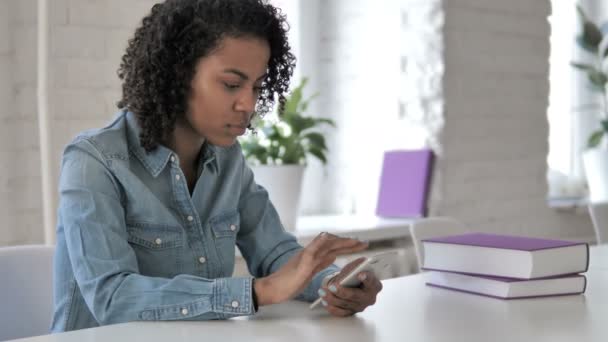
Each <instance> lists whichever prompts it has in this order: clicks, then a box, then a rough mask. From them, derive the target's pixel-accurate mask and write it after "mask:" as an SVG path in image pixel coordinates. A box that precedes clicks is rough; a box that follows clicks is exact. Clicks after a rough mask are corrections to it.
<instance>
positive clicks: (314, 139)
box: [304, 132, 327, 151]
mask: <svg viewBox="0 0 608 342" xmlns="http://www.w3.org/2000/svg"><path fill="white" fill-rule="evenodd" d="M304 138H307V139H308V141H309V142H310V148H315V149H318V150H322V151H323V150H327V145H325V137H323V135H322V134H321V133H318V132H311V133H308V134H305V135H304Z"/></svg>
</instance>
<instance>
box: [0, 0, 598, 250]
mask: <svg viewBox="0 0 608 342" xmlns="http://www.w3.org/2000/svg"><path fill="white" fill-rule="evenodd" d="M304 1H305V2H306V1H308V0H304ZM391 1H392V0H391ZM408 1H410V2H412V3H419V4H420V3H424V1H418V0H415V1H414V0H407V1H406V0H404V1H403V2H408ZM152 3H154V1H151V0H129V1H124V0H96V1H91V0H52V6H50V8H51V11H52V12H51V20H50V22H51V25H52V32H51V47H52V49H51V57H50V58H51V61H50V62H51V67H52V73H51V83H52V92H51V94H50V98H51V101H52V108H51V113H50V114H51V122H50V124H51V129H52V135H51V139H52V151H53V153H54V160H55V162H56V164H55V165H54V167H53V169H54V170H55V174H54V175H53V176H52V178H53V179H54V180H56V178H57V176H58V163H59V160H60V152H61V149H62V148H63V146H64V145H65V143H67V142H68V141H69V140H70V139H71V137H73V136H74V135H75V134H76V132H78V131H81V130H83V129H86V128H90V127H99V126H100V125H102V124H103V123H104V122H106V121H107V120H108V119H109V117H110V116H112V114H113V113H114V112H115V108H114V102H115V101H116V100H117V99H118V97H119V85H118V78H117V76H116V69H117V68H118V64H119V58H120V56H121V54H122V52H123V49H124V47H125V44H126V40H127V38H128V37H129V35H131V34H132V31H133V29H134V27H135V26H137V21H138V20H139V19H140V18H141V17H142V16H143V14H144V13H145V12H146V11H147V10H148V9H149V7H150V6H151V4H152ZM370 3H371V2H370ZM338 5H341V6H344V8H342V9H338V8H336V7H335V6H338ZM311 6H312V7H313V8H314V6H325V7H322V8H325V9H326V12H325V13H324V15H323V16H322V18H325V19H324V20H325V21H326V22H328V23H334V24H333V25H332V26H330V30H327V31H323V32H321V33H322V38H320V41H318V42H314V44H312V43H311V42H310V41H308V43H306V42H303V44H302V45H301V46H300V49H301V51H307V49H309V48H311V49H314V48H315V47H316V48H318V49H321V51H320V52H321V53H322V54H321V55H322V56H326V57H327V53H329V52H331V51H333V52H332V53H333V55H332V56H334V57H333V58H324V59H322V62H323V63H325V64H326V65H325V66H324V68H323V69H321V73H325V72H329V71H330V70H334V69H333V68H334V67H335V68H337V69H336V70H334V71H333V73H334V74H329V73H326V74H322V75H320V77H318V79H317V81H315V82H317V83H316V86H318V88H316V89H317V90H321V91H322V92H327V93H329V94H333V95H332V96H333V98H331V99H329V100H327V101H326V102H325V103H323V105H324V106H326V107H325V110H338V109H340V110H344V112H343V115H352V116H353V120H355V119H357V120H359V119H361V118H363V120H370V122H371V124H370V126H367V125H361V124H356V125H355V124H353V125H354V127H355V129H354V130H351V132H353V133H351V134H352V135H351V137H352V138H351V139H353V140H352V141H353V143H355V145H356V144H358V143H360V141H356V140H354V139H357V137H358V136H361V137H364V136H365V134H366V132H367V131H366V130H375V131H374V132H377V131H378V130H379V129H381V127H374V126H373V124H375V123H378V122H381V121H374V120H377V119H376V118H377V117H376V116H375V112H374V111H372V110H370V109H369V107H363V108H359V107H358V106H355V105H350V106H345V107H342V103H341V102H340V101H342V100H344V101H350V102H351V103H355V102H353V101H357V100H358V99H359V97H361V96H363V95H361V94H364V93H365V91H362V90H361V89H363V88H364V87H374V88H377V89H382V88H381V87H383V85H382V84H380V85H377V84H373V83H372V84H370V82H369V81H370V80H374V78H373V75H371V74H373V72H374V70H375V69H374V68H376V67H387V66H388V65H389V64H388V63H392V62H390V58H391V57H388V56H384V57H386V58H387V59H386V60H384V59H383V60H382V61H383V63H385V64H383V65H374V64H370V65H369V69H361V72H362V73H364V72H366V73H368V74H367V75H371V76H369V77H368V76H365V77H363V79H361V80H359V81H357V80H355V81H354V82H353V84H351V85H350V87H351V88H349V89H351V90H352V91H353V93H345V89H346V88H338V89H333V90H332V89H328V88H327V87H328V86H329V85H331V84H332V83H333V82H334V80H335V77H338V76H339V77H344V79H348V78H349V77H353V76H357V75H341V74H339V73H340V72H341V71H340V70H345V69H341V68H344V67H345V65H346V63H348V61H344V60H341V59H339V57H340V52H348V53H350V54H353V53H354V54H356V53H357V51H349V50H346V48H348V46H344V45H343V44H342V45H340V44H341V43H340V42H339V41H338V40H336V39H337V38H338V37H340V35H341V34H343V33H344V28H345V27H348V25H349V23H351V24H352V25H353V26H356V25H359V27H360V28H361V27H362V28H363V29H366V30H367V31H368V33H369V35H367V36H364V37H363V38H365V39H368V40H367V41H369V42H370V45H369V49H370V50H369V51H370V52H371V55H373V49H374V46H376V45H373V44H378V45H382V44H389V42H388V41H386V40H381V39H380V38H378V39H374V38H373V37H374V35H373V34H374V33H375V32H379V35H378V36H377V37H382V36H381V34H382V32H386V31H383V30H381V29H380V28H379V27H375V26H374V25H373V24H372V23H371V22H369V21H367V19H364V18H362V16H364V15H366V14H367V12H368V11H367V9H366V8H367V7H369V6H368V5H366V2H363V1H356V2H350V1H337V2H334V1H318V3H317V4H316V5H311ZM349 6H352V7H349ZM366 6H367V7H366ZM374 7H378V8H376V11H377V12H375V13H376V14H377V15H378V17H380V18H382V15H380V14H382V13H383V12H382V9H381V8H380V7H381V6H377V5H374ZM327 9H329V10H327ZM338 10H340V11H343V10H345V11H346V12H348V13H350V15H351V17H346V16H336V15H335V14H336V13H342V12H339V11H338ZM549 11H550V9H549V3H548V0H534V1H530V0H511V1H502V0H491V1H490V0H446V1H443V14H441V13H436V15H443V16H444V17H445V29H444V34H445V39H444V49H445V52H444V57H445V77H444V80H443V88H444V89H443V92H444V95H445V103H444V108H445V122H441V120H439V121H440V122H439V123H438V125H445V126H443V133H442V134H441V136H440V138H441V139H440V140H439V141H440V142H439V143H440V145H441V149H442V155H441V157H440V159H439V162H438V177H437V180H438V182H437V183H436V185H437V188H436V190H437V191H436V194H435V195H436V196H435V200H434V201H433V205H432V208H431V213H433V214H437V215H452V216H455V217H458V218H460V219H462V220H463V221H465V222H466V223H468V224H470V225H472V226H475V227H478V228H479V229H483V230H490V231H504V232H510V233H516V234H517V233H522V234H530V235H539V236H540V235H544V236H547V235H551V236H560V237H574V238H582V239H592V236H593V232H592V228H591V223H590V221H589V219H588V217H587V216H586V215H578V214H575V213H572V212H557V211H555V210H553V209H549V208H548V207H547V205H546V203H545V196H546V193H547V192H546V181H545V174H546V156H547V137H548V131H547V127H548V125H547V118H546V108H547V94H548V83H547V78H548V64H547V61H548V54H549V46H548V34H549V27H548V23H547V20H546V18H547V16H548V14H549ZM308 18H309V20H315V18H313V17H308ZM429 20H433V18H429ZM398 21H399V20H397V22H398ZM35 25H36V0H0V108H1V109H0V120H2V122H1V125H0V158H2V160H3V162H2V163H1V164H0V217H1V218H2V224H0V245H7V244H19V243H37V242H42V238H43V234H42V227H41V225H42V215H41V211H42V210H41V209H42V208H41V203H40V198H41V195H40V190H39V189H40V175H39V156H38V151H39V145H38V138H37V136H38V132H37V129H38V128H37V122H36V101H35V93H36V92H35V84H36V83H35V82H36V72H35V65H36V64H35V61H36V29H35ZM301 25H305V24H304V20H302V23H301ZM361 25H368V26H367V27H366V26H361ZM318 30H322V28H318ZM364 31H365V30H364ZM353 32H355V33H360V31H357V30H354V31H353ZM332 41H333V42H335V44H332ZM372 43H373V44H372ZM311 44H312V45H311ZM396 50H398V49H396ZM359 57H360V56H356V55H354V56H353V58H359ZM384 57H383V58H384ZM399 62H400V61H399V60H398V59H397V60H396V61H395V63H396V64H397V65H399ZM397 68H398V67H397ZM313 85H314V83H313V84H311V88H314V87H313ZM372 90H374V91H376V89H372ZM389 90H390V89H389ZM349 91H350V90H349ZM387 91H388V90H387ZM349 94H350V95H349ZM352 94H357V97H353V96H352ZM341 99H342V100H341ZM379 102H381V100H379ZM380 105H381V106H386V108H394V107H395V106H397V105H398V104H397V103H396V102H395V103H388V102H387V103H381V104H380ZM379 108H380V110H381V108H384V107H379ZM391 110H392V109H391ZM363 122H365V121H363ZM433 122H434V121H431V123H433ZM357 130H359V131H360V134H357V132H358V131H357ZM362 139H363V138H362ZM335 151H336V153H342V152H344V153H345V154H344V155H342V157H340V156H338V157H335V159H336V160H337V161H338V162H339V161H340V158H346V156H348V158H361V159H362V160H363V159H364V158H366V157H367V156H366V155H365V153H357V150H352V146H348V145H343V146H338V147H336V148H335ZM371 161H372V160H369V162H371ZM317 167H318V165H317ZM323 172H326V171H319V172H318V173H319V174H320V175H321V176H319V177H322V176H323ZM363 176H365V175H363ZM332 177H336V174H334V175H333V176H332ZM373 178H374V177H372V176H368V177H363V178H362V180H361V181H369V180H373ZM339 181H340V180H339V179H335V182H339ZM55 186H56V184H55ZM347 186H351V187H356V186H357V185H347ZM319 190H321V189H319ZM334 191H340V190H334ZM319 193H320V194H321V195H323V192H321V191H319ZM369 196H376V194H375V193H371V194H369ZM9 231H10V233H9Z"/></svg>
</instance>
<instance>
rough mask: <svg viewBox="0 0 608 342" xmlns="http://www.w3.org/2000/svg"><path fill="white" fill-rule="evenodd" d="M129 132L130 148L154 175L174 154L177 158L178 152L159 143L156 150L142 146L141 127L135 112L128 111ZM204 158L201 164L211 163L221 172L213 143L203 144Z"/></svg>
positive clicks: (158, 172)
mask: <svg viewBox="0 0 608 342" xmlns="http://www.w3.org/2000/svg"><path fill="white" fill-rule="evenodd" d="M125 116H126V120H127V127H128V133H127V138H128V142H129V150H130V151H131V153H133V154H134V155H135V156H136V157H137V159H139V160H140V161H141V163H142V164H143V165H144V167H145V168H146V170H148V172H150V174H151V175H152V176H154V177H157V176H158V175H159V174H160V173H161V171H162V170H163V169H164V168H165V166H167V163H168V162H169V160H170V159H171V157H172V156H175V157H176V158H177V154H176V153H175V152H173V151H172V150H171V149H169V148H167V147H166V146H163V145H160V144H159V145H158V146H157V147H156V148H155V149H154V150H152V151H150V152H146V150H145V149H144V148H143V147H142V146H141V143H140V140H139V134H140V132H141V129H140V127H139V123H138V122H137V118H136V117H135V114H133V113H131V112H126V114H125ZM201 155H202V158H201V159H200V161H199V163H200V164H199V165H201V166H205V165H207V164H208V163H210V164H211V165H212V166H213V167H215V169H216V170H217V171H218V172H219V163H218V161H217V156H216V149H215V147H214V146H213V145H211V144H208V143H205V144H204V145H203V153H201Z"/></svg>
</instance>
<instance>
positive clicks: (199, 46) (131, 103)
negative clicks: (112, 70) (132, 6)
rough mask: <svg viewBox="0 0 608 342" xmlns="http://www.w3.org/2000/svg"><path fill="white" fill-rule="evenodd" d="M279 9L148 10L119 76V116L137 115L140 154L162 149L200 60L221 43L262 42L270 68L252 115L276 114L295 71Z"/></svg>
mask: <svg viewBox="0 0 608 342" xmlns="http://www.w3.org/2000/svg"><path fill="white" fill-rule="evenodd" d="M288 30H289V26H288V24H287V22H286V20H285V15H284V14H283V13H282V12H281V10H280V9H278V8H275V7H274V6H272V5H270V4H268V2H267V1H265V0H166V1H164V2H163V3H160V4H156V5H154V6H153V7H152V10H151V12H150V14H148V15H147V16H146V17H144V19H143V20H142V24H141V26H140V27H138V28H137V29H136V30H135V35H134V37H133V38H131V39H130V40H129V43H128V46H127V49H126V52H125V54H124V56H123V57H122V62H121V65H120V68H119V69H118V76H119V77H120V79H121V80H122V98H121V99H120V101H119V102H118V103H117V106H118V108H119V109H127V110H129V111H131V112H133V113H134V114H135V116H136V117H137V121H138V123H139V126H140V127H141V133H140V141H141V146H142V147H143V148H144V149H145V150H146V151H148V152H150V151H152V150H154V149H155V148H156V147H157V146H158V145H159V144H160V143H162V142H165V141H167V139H169V138H170V134H171V133H172V132H173V130H174V128H175V122H176V119H177V118H178V117H183V116H184V115H185V114H186V112H187V111H188V98H189V97H190V95H191V82H192V79H193V77H194V74H195V71H196V65H197V62H198V60H199V59H200V58H202V57H205V56H206V55H208V54H209V53H210V52H212V51H213V49H214V48H216V47H217V45H218V44H219V42H220V40H221V39H223V38H226V37H233V38H238V37H256V38H262V39H265V40H267V41H268V43H269V45H270V60H269V63H268V70H267V76H266V78H265V79H264V81H263V83H262V89H261V92H260V97H259V99H258V102H257V105H256V115H264V114H265V113H267V112H268V111H270V110H271V109H272V107H273V105H274V102H275V99H278V101H279V105H280V106H282V105H283V103H284V101H285V94H286V92H287V90H288V89H289V82H290V79H291V76H292V74H293V68H294V66H295V57H294V55H293V54H292V53H291V48H290V46H289V43H288V41H287V32H288Z"/></svg>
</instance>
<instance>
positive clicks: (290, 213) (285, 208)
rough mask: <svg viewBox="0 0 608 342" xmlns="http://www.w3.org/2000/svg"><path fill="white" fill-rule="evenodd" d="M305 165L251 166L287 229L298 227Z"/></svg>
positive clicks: (256, 179) (257, 181) (257, 180)
mask: <svg viewBox="0 0 608 342" xmlns="http://www.w3.org/2000/svg"><path fill="white" fill-rule="evenodd" d="M304 167H305V166H303V165H259V166H253V167H252V168H251V169H252V170H253V174H254V177H255V181H256V183H257V184H259V185H261V186H263V187H264V188H265V189H266V190H267V191H268V194H269V196H270V201H272V204H273V205H274V207H275V208H276V209H277V212H278V213H279V217H280V218H281V222H282V223H283V226H284V227H285V230H287V231H294V230H295V228H296V219H297V217H298V209H299V204H300V192H301V190H302V178H303V176H304Z"/></svg>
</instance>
